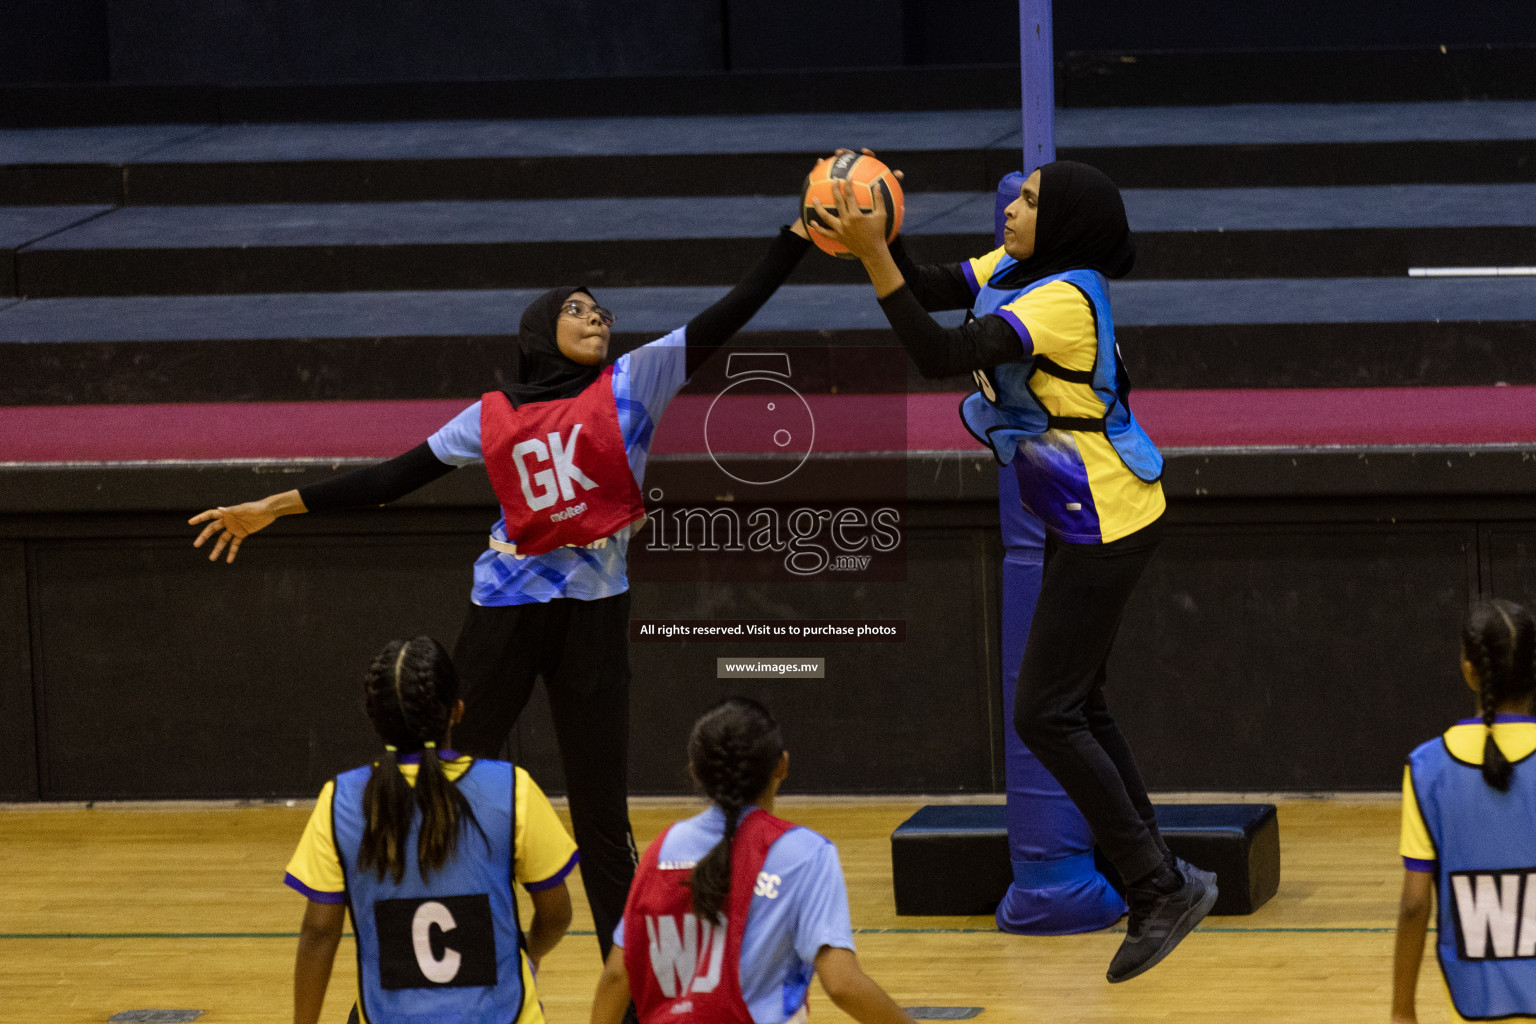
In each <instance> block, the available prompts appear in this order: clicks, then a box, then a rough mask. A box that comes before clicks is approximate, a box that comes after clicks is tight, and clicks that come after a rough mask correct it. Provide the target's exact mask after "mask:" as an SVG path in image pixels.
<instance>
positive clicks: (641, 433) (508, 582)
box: [427, 327, 687, 607]
mask: <svg viewBox="0 0 1536 1024" xmlns="http://www.w3.org/2000/svg"><path fill="white" fill-rule="evenodd" d="M686 330H687V328H686V327H679V328H678V329H677V330H675V331H673V332H672V333H671V334H668V335H667V336H666V337H663V338H658V339H656V340H655V341H653V342H651V343H649V344H647V345H642V346H640V347H639V348H637V349H635V350H634V351H633V352H629V353H627V354H625V355H622V356H620V357H619V358H618V359H617V360H615V361H614V364H613V379H612V385H613V400H614V405H615V406H616V407H617V408H618V414H619V430H620V431H621V432H622V433H623V435H624V451H625V454H626V455H628V457H629V468H630V470H631V471H632V472H633V473H634V474H635V483H636V484H637V485H643V484H644V482H645V464H646V460H647V459H648V458H649V457H650V454H651V441H652V439H653V438H654V437H655V435H656V425H657V424H658V423H659V422H660V421H661V414H662V412H664V411H665V410H666V408H667V403H669V402H671V401H672V398H673V397H674V396H675V395H676V394H677V393H678V391H679V390H681V388H682V386H683V385H684V384H686V383H687V376H686V374H687V339H686V337H685V332H686ZM427 444H429V445H430V446H431V448H432V454H433V455H436V456H437V458H438V459H439V461H441V462H443V463H445V464H446V465H450V466H468V465H470V464H472V463H476V462H482V461H484V456H483V455H482V453H481V450H480V403H479V402H476V403H475V404H474V405H471V406H470V407H469V408H467V409H465V410H464V411H463V412H461V413H459V414H458V415H457V416H455V417H454V418H453V419H451V420H449V421H448V423H447V424H446V425H445V426H444V427H443V428H442V429H441V430H439V431H438V432H437V433H435V434H433V435H432V436H431V437H430V438H428V439H427ZM491 536H492V537H494V538H495V539H497V540H499V541H506V540H508V537H507V524H506V520H505V519H497V520H496V525H495V526H493V527H491ZM628 556H629V536H628V534H627V533H625V534H624V535H622V536H620V537H616V538H614V539H613V540H610V541H609V542H608V543H607V544H606V545H605V546H603V547H600V548H571V547H565V548H556V549H555V550H553V551H550V552H548V553H546V554H542V555H530V556H528V557H527V558H517V557H516V556H514V555H509V554H505V553H503V552H500V551H497V550H496V549H494V548H490V547H488V548H486V550H485V553H484V554H482V555H481V556H480V557H479V558H478V559H476V561H475V585H474V589H473V591H471V593H470V600H472V601H474V603H475V604H478V605H485V606H489V607H499V606H502V605H512V604H539V603H543V602H545V601H552V600H554V599H555V598H557V597H570V598H575V599H576V600H578V601H595V600H597V599H598V598H603V597H612V596H613V595H615V594H622V593H624V591H626V590H628V589H629V575H628V564H629V559H628Z"/></svg>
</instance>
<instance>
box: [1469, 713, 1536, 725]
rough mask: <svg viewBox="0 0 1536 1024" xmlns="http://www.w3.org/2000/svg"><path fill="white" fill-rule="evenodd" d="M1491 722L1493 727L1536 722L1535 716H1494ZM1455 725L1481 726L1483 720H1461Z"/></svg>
mask: <svg viewBox="0 0 1536 1024" xmlns="http://www.w3.org/2000/svg"><path fill="white" fill-rule="evenodd" d="M1493 722H1494V724H1495V725H1499V724H1501V723H1505V722H1536V715H1495V716H1494V718H1493ZM1456 724H1457V725H1482V724H1483V720H1482V719H1481V718H1463V719H1462V720H1461V721H1459V722H1457V723H1456Z"/></svg>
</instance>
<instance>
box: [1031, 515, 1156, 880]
mask: <svg viewBox="0 0 1536 1024" xmlns="http://www.w3.org/2000/svg"><path fill="white" fill-rule="evenodd" d="M1161 535H1162V521H1161V520H1159V521H1158V522H1155V523H1153V524H1152V525H1151V526H1148V527H1145V528H1143V529H1141V530H1138V531H1137V532H1136V533H1133V534H1131V535H1130V536H1128V537H1123V538H1121V539H1120V540H1117V541H1113V542H1111V543H1109V544H1066V543H1063V542H1061V541H1058V540H1056V539H1055V538H1053V537H1051V536H1049V535H1047V537H1046V541H1045V578H1044V580H1043V581H1042V583H1041V586H1040V600H1039V603H1038V604H1036V606H1035V615H1034V620H1033V621H1032V622H1031V623H1030V627H1029V641H1028V642H1027V643H1026V644H1025V646H1024V661H1023V664H1022V665H1021V667H1020V669H1019V683H1018V689H1017V690H1016V691H1015V693H1014V704H1013V725H1014V728H1015V729H1016V730H1017V731H1018V734H1019V738H1020V739H1021V740H1023V741H1024V744H1025V746H1027V747H1029V749H1030V751H1031V752H1032V753H1033V754H1034V755H1035V756H1036V757H1037V758H1039V759H1040V763H1041V764H1043V765H1045V767H1046V770H1047V771H1049V772H1050V773H1051V774H1052V775H1054V776H1055V777H1056V781H1057V782H1059V783H1061V788H1062V789H1064V790H1066V792H1067V795H1068V796H1069V797H1071V798H1072V802H1073V803H1074V804H1076V805H1077V809H1078V810H1080V811H1082V812H1083V817H1085V818H1087V819H1088V825H1089V827H1091V828H1092V829H1093V837H1094V840H1095V841H1096V842H1097V843H1098V844H1099V847H1100V849H1102V850H1103V851H1104V855H1105V856H1106V857H1108V858H1109V860H1110V862H1111V863H1113V864H1114V865H1115V868H1116V869H1117V870H1118V871H1119V872H1120V875H1121V877H1122V878H1124V879H1125V880H1126V881H1127V882H1133V881H1135V880H1137V879H1139V878H1141V877H1142V876H1144V875H1146V874H1147V873H1148V872H1150V871H1152V870H1153V869H1154V868H1156V867H1157V866H1158V865H1159V864H1160V863H1162V860H1163V857H1164V856H1165V854H1166V852H1167V847H1166V846H1164V845H1163V840H1162V837H1161V836H1160V835H1159V834H1158V831H1157V819H1156V818H1155V817H1154V815H1153V813H1152V801H1151V800H1150V799H1148V797H1147V789H1146V785H1145V784H1144V783H1143V782H1142V781H1141V772H1140V770H1139V769H1137V767H1136V758H1135V757H1134V756H1133V755H1132V754H1131V748H1130V746H1129V745H1128V744H1127V743H1126V742H1125V737H1124V736H1122V735H1120V729H1119V727H1117V726H1116V725H1115V720H1114V719H1113V718H1111V717H1110V714H1109V707H1108V705H1107V704H1106V703H1105V701H1104V675H1105V672H1104V666H1105V662H1106V661H1107V660H1108V658H1109V650H1110V647H1111V645H1112V644H1113V643H1114V639H1115V632H1116V630H1118V629H1119V627H1120V615H1121V613H1122V612H1123V611H1124V610H1125V603H1126V601H1127V600H1128V599H1129V598H1130V596H1131V591H1132V590H1134V589H1135V588H1136V581H1137V580H1138V579H1140V578H1141V574H1142V570H1144V569H1145V568H1146V567H1147V562H1148V561H1150V560H1151V558H1152V553H1153V551H1155V550H1156V548H1157V544H1158V541H1159V540H1160V539H1161Z"/></svg>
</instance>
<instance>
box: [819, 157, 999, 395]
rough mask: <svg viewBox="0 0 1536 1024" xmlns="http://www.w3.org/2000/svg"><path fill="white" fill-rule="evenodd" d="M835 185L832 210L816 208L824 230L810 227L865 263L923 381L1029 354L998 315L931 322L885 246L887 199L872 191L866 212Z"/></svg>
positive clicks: (846, 190) (846, 187)
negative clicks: (955, 324) (871, 202)
mask: <svg viewBox="0 0 1536 1024" xmlns="http://www.w3.org/2000/svg"><path fill="white" fill-rule="evenodd" d="M838 184H839V186H840V187H839V189H838V193H837V210H836V212H835V213H834V212H833V211H831V210H827V209H825V208H820V213H821V219H822V221H823V222H824V223H825V224H826V226H825V227H823V226H822V225H821V224H817V225H814V227H815V229H816V230H817V231H820V232H822V233H823V234H825V235H828V236H830V237H832V238H835V239H837V240H838V241H839V242H841V243H843V245H845V246H847V247H848V251H849V252H851V253H853V254H854V255H855V256H857V257H858V258H859V260H860V261H861V262H862V263H863V264H864V269H865V270H866V271H867V272H868V273H869V280H870V282H871V283H872V284H874V286H875V294H876V295H877V296H879V299H880V308H881V309H883V310H885V318H886V319H887V320H889V321H890V322H891V329H892V330H894V331H895V332H896V337H897V338H898V339H899V340H900V341H901V344H902V345H903V346H904V347H905V348H906V350H907V352H908V353H909V354H910V355H911V356H912V361H913V362H914V363H916V364H917V369H918V371H919V372H920V373H921V374H922V375H923V376H924V377H953V376H956V375H958V374H962V373H969V372H971V371H972V370H981V369H985V368H987V367H989V366H998V365H1000V364H1002V363H1008V362H1012V361H1014V360H1015V359H1022V358H1024V356H1025V355H1027V354H1028V353H1026V352H1025V351H1024V343H1023V342H1022V341H1021V340H1020V339H1019V335H1018V333H1017V332H1016V331H1014V329H1013V328H1012V327H1010V326H1009V325H1008V322H1007V321H1005V320H1004V319H1003V318H1002V317H998V316H984V317H982V318H980V319H979V320H971V321H969V322H967V323H965V324H962V325H961V326H959V327H944V326H941V325H940V324H938V323H937V322H935V321H934V319H933V317H931V316H929V315H928V313H927V311H926V310H925V309H924V308H923V306H924V304H923V303H922V302H921V301H920V300H919V298H918V296H917V295H915V294H913V290H912V288H911V287H909V286H908V282H907V280H906V277H905V276H904V275H903V273H902V270H901V268H900V267H899V266H897V264H896V259H895V257H894V256H893V255H892V253H891V248H890V246H888V245H887V244H886V242H885V200H884V199H883V198H882V197H881V195H880V193H878V192H876V193H875V209H874V212H873V213H864V212H863V211H862V210H860V209H859V207H858V204H856V203H855V202H854V201H853V195H852V191H851V188H850V187H849V185H848V184H847V183H846V182H839V183H838ZM966 290H967V293H969V288H968V287H967V289H966ZM967 304H969V303H967Z"/></svg>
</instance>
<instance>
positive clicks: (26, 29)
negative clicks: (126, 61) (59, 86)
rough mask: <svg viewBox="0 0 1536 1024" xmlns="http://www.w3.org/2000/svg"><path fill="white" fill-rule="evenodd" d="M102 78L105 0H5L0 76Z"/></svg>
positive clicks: (5, 78)
mask: <svg viewBox="0 0 1536 1024" xmlns="http://www.w3.org/2000/svg"><path fill="white" fill-rule="evenodd" d="M106 80H107V0H6V3H5V4H4V5H3V8H0V82H5V83H10V82H104V81H106Z"/></svg>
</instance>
